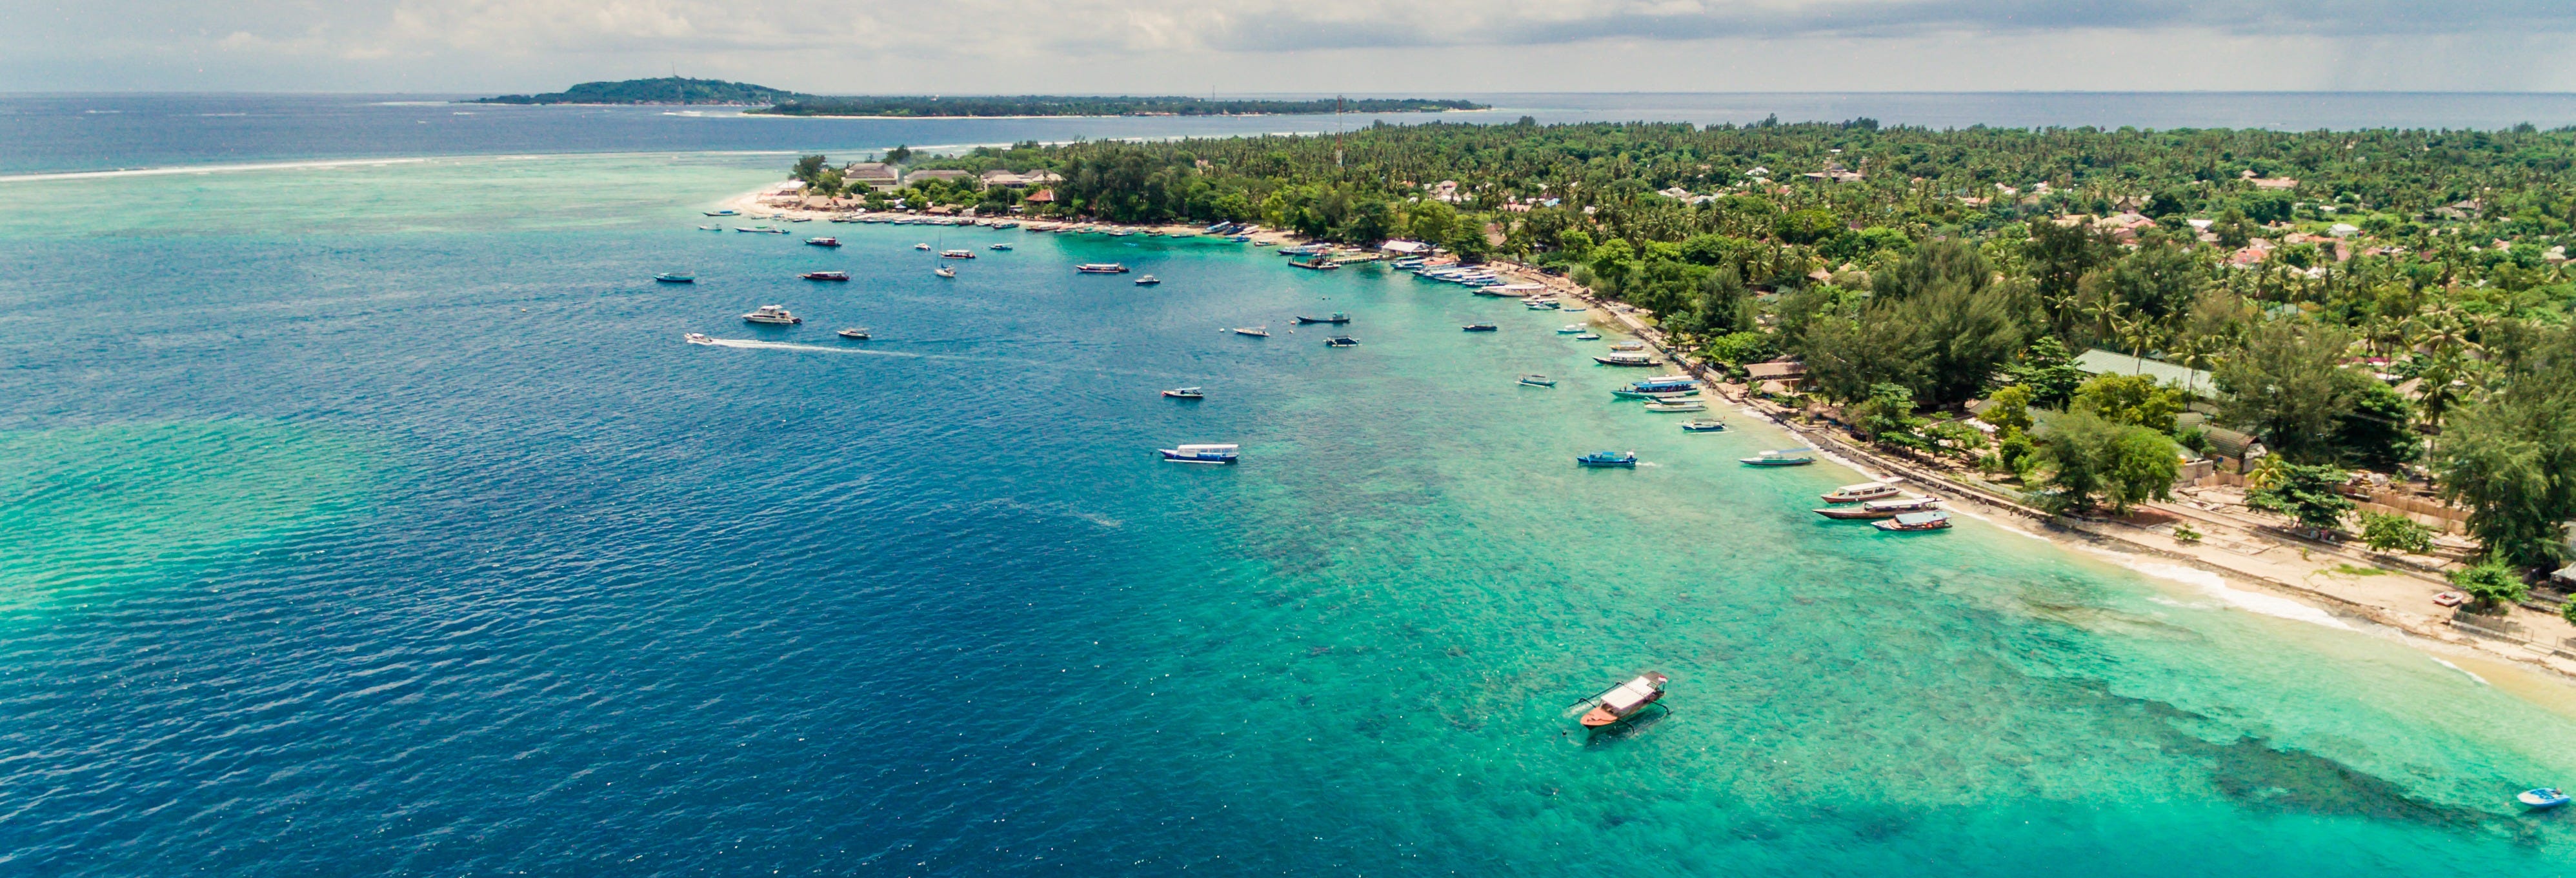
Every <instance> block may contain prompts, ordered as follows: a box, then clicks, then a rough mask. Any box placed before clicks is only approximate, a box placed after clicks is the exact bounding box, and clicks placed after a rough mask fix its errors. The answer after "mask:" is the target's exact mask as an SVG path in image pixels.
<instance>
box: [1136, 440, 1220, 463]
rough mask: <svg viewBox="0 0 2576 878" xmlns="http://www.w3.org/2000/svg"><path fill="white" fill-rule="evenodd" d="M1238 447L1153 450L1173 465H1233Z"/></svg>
mask: <svg viewBox="0 0 2576 878" xmlns="http://www.w3.org/2000/svg"><path fill="white" fill-rule="evenodd" d="M1239 447H1241V446H1237V445H1233V444H1230V443H1229V444H1225V445H1183V446H1181V447H1178V448H1158V449H1155V450H1157V451H1160V452H1162V454H1163V459H1164V460H1167V461H1171V462H1173V463H1233V462H1235V458H1236V456H1237V454H1236V449H1237V448H1239Z"/></svg>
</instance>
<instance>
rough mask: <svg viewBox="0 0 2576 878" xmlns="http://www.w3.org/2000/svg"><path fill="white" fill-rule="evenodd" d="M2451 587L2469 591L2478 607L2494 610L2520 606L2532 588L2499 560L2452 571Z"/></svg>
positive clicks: (2520, 575) (2519, 575)
mask: <svg viewBox="0 0 2576 878" xmlns="http://www.w3.org/2000/svg"><path fill="white" fill-rule="evenodd" d="M2451 584H2452V585H2456V586H2459V587H2460V590H2461V591H2464V592H2468V593H2469V597H2472V598H2475V599H2477V602H2478V605H2479V606H2481V607H2488V608H2495V607H2501V606H2503V605H2505V604H2514V603H2520V602H2521V601H2522V599H2523V598H2527V597H2530V596H2531V586H2530V585H2529V584H2528V583H2525V582H2523V581H2522V574H2521V572H2520V571H2517V570H2515V569H2514V568H2513V565H2510V564H2506V563H2504V562H2502V561H2493V560H2490V561H2485V562H2481V563H2479V564H2478V565H2477V566H2474V567H2463V568H2460V569H2458V570H2453V571H2451Z"/></svg>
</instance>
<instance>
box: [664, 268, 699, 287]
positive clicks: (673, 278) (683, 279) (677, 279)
mask: <svg viewBox="0 0 2576 878" xmlns="http://www.w3.org/2000/svg"><path fill="white" fill-rule="evenodd" d="M653 279H654V280H656V281H660V282H662V283H666V284H693V283H697V282H698V276H697V275H694V274H683V273H680V272H676V271H665V272H662V273H661V274H657V275H654V276H653Z"/></svg>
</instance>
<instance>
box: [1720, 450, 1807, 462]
mask: <svg viewBox="0 0 2576 878" xmlns="http://www.w3.org/2000/svg"><path fill="white" fill-rule="evenodd" d="M1735 461H1736V462H1737V463H1741V464H1744V465H1745V466H1806V465H1807V464H1811V463H1815V462H1816V453H1815V452H1813V451H1809V450H1807V449H1804V448H1789V449H1783V450H1780V451H1765V452H1762V453H1761V454H1757V455H1754V456H1752V457H1739V458H1736V459H1735Z"/></svg>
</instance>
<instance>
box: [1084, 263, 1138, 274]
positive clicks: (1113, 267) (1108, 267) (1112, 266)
mask: <svg viewBox="0 0 2576 878" xmlns="http://www.w3.org/2000/svg"><path fill="white" fill-rule="evenodd" d="M1073 270H1074V271H1075V272H1076V273H1079V274H1126V273H1127V266H1124V265H1120V264H1118V263H1115V262H1085V263H1083V264H1081V265H1076V266H1074V267H1073Z"/></svg>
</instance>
